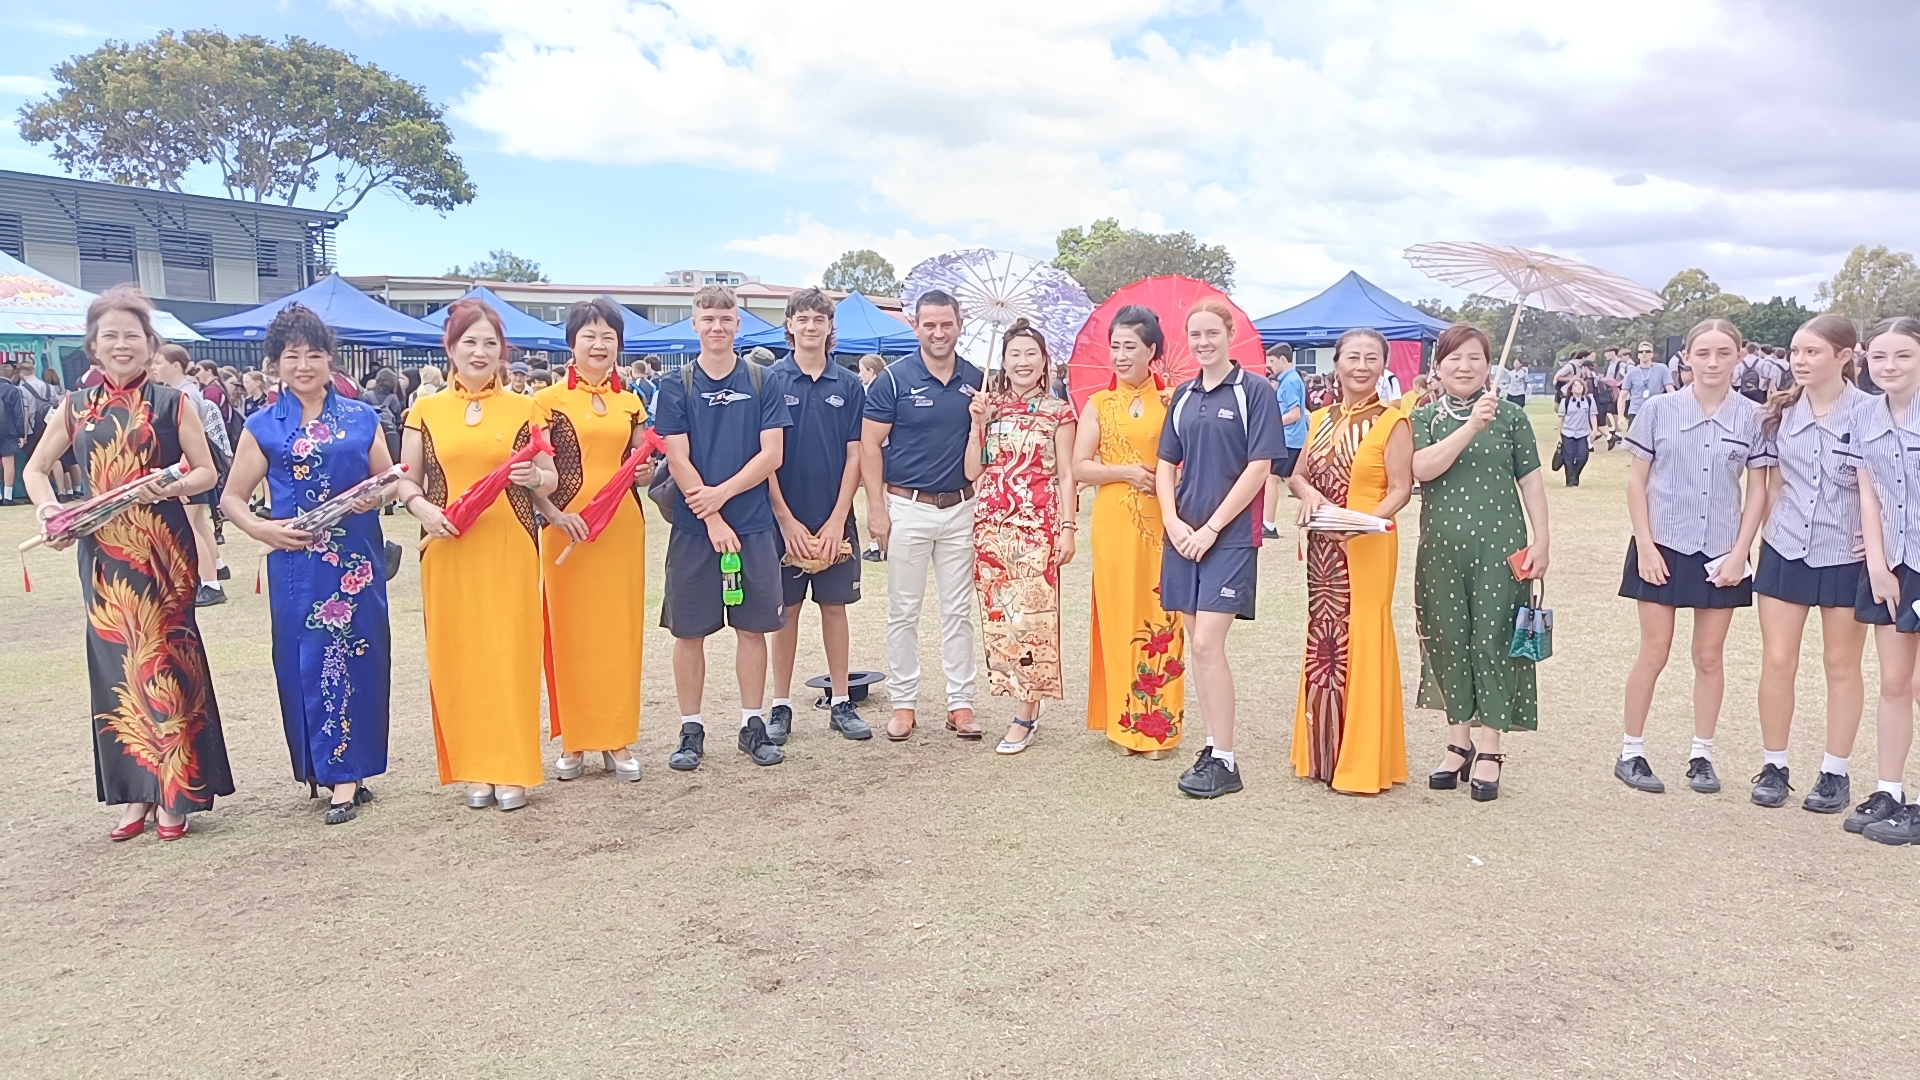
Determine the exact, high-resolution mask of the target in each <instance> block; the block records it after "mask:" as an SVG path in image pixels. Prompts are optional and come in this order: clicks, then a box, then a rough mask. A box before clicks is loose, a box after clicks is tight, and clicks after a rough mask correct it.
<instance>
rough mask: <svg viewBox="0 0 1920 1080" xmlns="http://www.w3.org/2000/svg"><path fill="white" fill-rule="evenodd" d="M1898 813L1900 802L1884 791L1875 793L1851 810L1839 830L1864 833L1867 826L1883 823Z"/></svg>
mask: <svg viewBox="0 0 1920 1080" xmlns="http://www.w3.org/2000/svg"><path fill="white" fill-rule="evenodd" d="M1899 812H1900V800H1899V799H1896V798H1894V797H1893V796H1892V795H1890V794H1888V793H1887V792H1884V791H1876V792H1874V793H1873V794H1871V795H1869V796H1867V801H1866V802H1863V803H1861V804H1860V805H1859V806H1856V807H1854V808H1853V813H1851V814H1848V815H1847V820H1846V821H1845V822H1844V823H1842V825H1841V828H1844V829H1846V830H1847V831H1848V832H1851V833H1857V832H1865V831H1866V828H1867V826H1869V825H1872V824H1875V823H1877V822H1881V821H1885V820H1887V819H1888V818H1890V817H1892V816H1893V815H1895V814H1897V813H1899Z"/></svg>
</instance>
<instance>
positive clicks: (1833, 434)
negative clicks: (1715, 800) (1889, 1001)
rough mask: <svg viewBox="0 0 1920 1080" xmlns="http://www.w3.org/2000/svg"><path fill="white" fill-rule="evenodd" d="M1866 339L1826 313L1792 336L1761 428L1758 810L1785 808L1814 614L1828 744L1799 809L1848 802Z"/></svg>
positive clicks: (1862, 629)
mask: <svg viewBox="0 0 1920 1080" xmlns="http://www.w3.org/2000/svg"><path fill="white" fill-rule="evenodd" d="M1859 343H1860V341H1859V335H1858V334H1857V333H1855V331H1854V328H1853V322H1852V320H1850V319H1843V318H1841V317H1840V316H1838V315H1818V316H1815V317H1814V318H1812V319H1810V320H1808V322H1807V324H1806V325H1805V326H1802V327H1801V328H1800V329H1799V331H1798V332H1797V333H1795V334H1794V335H1793V367H1792V376H1793V381H1792V384H1791V385H1790V386H1789V387H1788V388H1787V390H1786V391H1785V392H1784V393H1778V394H1774V395H1773V396H1772V397H1771V398H1770V399H1769V400H1768V401H1767V404H1766V406H1765V408H1764V409H1763V410H1762V411H1761V415H1760V434H1761V437H1762V438H1763V439H1764V440H1765V442H1766V451H1767V456H1768V458H1769V459H1771V460H1772V462H1773V468H1771V469H1768V470H1767V488H1766V494H1767V507H1768V510H1767V524H1766V528H1765V529H1764V530H1763V531H1762V532H1761V534H1760V537H1761V539H1760V568H1759V570H1758V571H1757V572H1756V573H1755V575H1754V579H1753V591H1754V592H1756V593H1759V594H1760V600H1759V608H1760V642H1761V648H1762V650H1763V652H1764V655H1765V658H1766V662H1765V663H1764V664H1762V665H1761V668H1760V741H1761V745H1762V747H1763V748H1764V750H1765V756H1764V758H1763V760H1762V762H1761V766H1760V774H1759V775H1758V776H1756V777H1754V782H1753V801H1754V804H1755V805H1757V806H1766V807H1775V806H1784V805H1785V804H1786V801H1787V795H1788V793H1789V792H1790V791H1791V790H1792V789H1791V788H1790V787H1789V785H1788V782H1787V780H1788V770H1787V735H1788V733H1789V731H1790V730H1791V729H1792V727H1793V700H1794V691H1793V682H1794V676H1795V675H1796V674H1798V672H1799V670H1800V642H1801V639H1802V638H1803V637H1804V636H1805V634H1806V628H1807V613H1808V612H1809V611H1812V610H1813V609H1815V608H1818V609H1819V611H1820V640H1821V642H1822V649H1823V651H1824V654H1825V655H1824V660H1825V666H1826V674H1827V752H1826V757H1825V758H1824V759H1822V761H1821V764H1820V775H1819V777H1818V778H1817V779H1816V780H1815V781H1814V784H1813V790H1812V791H1810V792H1808V793H1807V797H1806V798H1805V799H1804V800H1802V802H1801V806H1802V807H1804V808H1805V809H1808V810H1811V811H1813V812H1814V813H1818V814H1837V813H1839V812H1840V811H1842V810H1845V809H1846V808H1847V805H1848V804H1849V803H1850V802H1852V793H1851V788H1850V781H1849V780H1848V778H1847V759H1848V757H1849V756H1851V755H1852V753H1853V737H1854V735H1855V734H1856V733H1858V732H1859V730H1860V711H1861V708H1862V706H1863V705H1864V704H1865V701H1866V685H1865V683H1864V682H1863V681H1862V680H1861V676H1860V653H1861V650H1862V648H1863V647H1864V646H1865V645H1866V641H1867V628H1866V625H1865V624H1863V623H1861V622H1858V621H1856V620H1855V619H1854V617H1853V606H1854V603H1853V602H1854V599H1855V597H1856V594H1857V593H1858V592H1859V588H1860V585H1861V583H1862V582H1864V581H1865V580H1866V577H1867V566H1866V563H1865V562H1864V561H1863V560H1862V558H1861V555H1860V553H1859V551H1858V550H1857V548H1858V541H1857V539H1856V537H1858V536H1859V534H1860V488H1859V476H1858V469H1857V466H1858V465H1859V462H1860V436H1859V433H1858V431H1857V422H1856V417H1857V415H1858V413H1859V412H1860V410H1861V409H1862V408H1863V407H1864V406H1867V405H1871V404H1875V402H1874V401H1873V396H1872V395H1871V394H1868V393H1867V392H1866V391H1864V390H1861V389H1860V388H1859V387H1857V386H1855V385H1853V375H1854V352H1855V350H1856V348H1857V347H1858V345H1859Z"/></svg>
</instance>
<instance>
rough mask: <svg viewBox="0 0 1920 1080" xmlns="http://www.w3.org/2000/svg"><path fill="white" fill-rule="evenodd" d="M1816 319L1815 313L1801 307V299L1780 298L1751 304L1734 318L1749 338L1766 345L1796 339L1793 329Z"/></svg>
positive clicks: (1734, 322)
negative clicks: (1814, 317)
mask: <svg viewBox="0 0 1920 1080" xmlns="http://www.w3.org/2000/svg"><path fill="white" fill-rule="evenodd" d="M1811 318H1813V312H1811V311H1808V310H1807V309H1806V308H1803V307H1801V306H1800V298H1799V297H1797V296H1793V297H1788V298H1787V299H1785V300H1782V299H1780V298H1779V297H1777V296H1776V297H1774V298H1773V299H1771V300H1769V301H1767V302H1766V303H1764V304H1753V303H1749V304H1748V305H1747V310H1746V311H1745V312H1743V313H1742V314H1740V315H1737V316H1735V317H1734V320H1733V324H1734V325H1735V326H1738V327H1739V328H1740V333H1741V334H1742V335H1744V336H1745V337H1746V339H1747V340H1748V341H1757V342H1759V343H1761V344H1762V345H1787V344H1791V343H1792V341H1793V332H1794V331H1795V330H1798V329H1800V327H1801V324H1803V323H1805V322H1806V321H1807V320H1808V319H1811Z"/></svg>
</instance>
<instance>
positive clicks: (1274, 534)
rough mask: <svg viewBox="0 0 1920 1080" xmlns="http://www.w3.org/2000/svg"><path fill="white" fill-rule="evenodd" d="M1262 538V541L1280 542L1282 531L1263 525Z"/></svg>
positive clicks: (1261, 527) (1261, 528) (1261, 529)
mask: <svg viewBox="0 0 1920 1080" xmlns="http://www.w3.org/2000/svg"><path fill="white" fill-rule="evenodd" d="M1260 538H1261V539H1262V540H1278V539H1280V530H1279V529H1277V528H1275V527H1273V526H1272V525H1264V524H1263V525H1261V526H1260Z"/></svg>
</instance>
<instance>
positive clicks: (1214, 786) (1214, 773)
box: [1179, 754, 1245, 799]
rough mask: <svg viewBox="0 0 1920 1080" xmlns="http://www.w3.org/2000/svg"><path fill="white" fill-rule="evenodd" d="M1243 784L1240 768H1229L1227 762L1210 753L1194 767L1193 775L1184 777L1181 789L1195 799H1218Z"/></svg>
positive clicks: (1236, 789)
mask: <svg viewBox="0 0 1920 1080" xmlns="http://www.w3.org/2000/svg"><path fill="white" fill-rule="evenodd" d="M1243 786H1245V785H1243V784H1241V782H1240V770H1239V769H1229V768H1227V763H1226V762H1224V761H1221V760H1220V759H1219V758H1217V757H1214V756H1212V755H1211V754H1209V755H1208V756H1207V759H1206V760H1205V761H1203V762H1201V763H1199V764H1197V765H1195V766H1194V767H1193V774H1192V775H1191V776H1186V777H1182V778H1181V780H1180V785H1179V787H1180V791H1181V793H1182V794H1184V795H1187V796H1189V797H1191V798H1195V799H1217V798H1219V797H1220V796H1222V795H1231V794H1233V793H1234V792H1236V791H1239V790H1240V789H1241V788H1242V787H1243Z"/></svg>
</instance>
